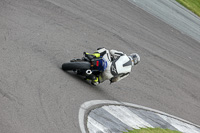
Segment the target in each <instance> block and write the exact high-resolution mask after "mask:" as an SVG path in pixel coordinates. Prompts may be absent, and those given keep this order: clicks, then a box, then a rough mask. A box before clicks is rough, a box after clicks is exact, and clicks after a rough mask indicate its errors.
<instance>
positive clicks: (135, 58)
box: [129, 53, 140, 65]
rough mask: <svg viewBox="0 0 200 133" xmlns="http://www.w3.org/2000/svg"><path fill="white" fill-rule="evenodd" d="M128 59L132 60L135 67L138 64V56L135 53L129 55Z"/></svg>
mask: <svg viewBox="0 0 200 133" xmlns="http://www.w3.org/2000/svg"><path fill="white" fill-rule="evenodd" d="M129 58H130V59H131V60H132V62H133V63H134V65H137V64H138V63H139V62H140V56H139V55H138V54H137V53H132V54H130V56H129Z"/></svg>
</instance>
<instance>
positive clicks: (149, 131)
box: [124, 128, 181, 133]
mask: <svg viewBox="0 0 200 133" xmlns="http://www.w3.org/2000/svg"><path fill="white" fill-rule="evenodd" d="M124 133H181V132H179V131H173V130H169V129H161V128H141V129H135V130H132V131H129V132H124Z"/></svg>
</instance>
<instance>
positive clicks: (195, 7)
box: [176, 0, 200, 17]
mask: <svg viewBox="0 0 200 133" xmlns="http://www.w3.org/2000/svg"><path fill="white" fill-rule="evenodd" d="M176 1H177V2H179V3H180V4H182V5H183V6H185V7H186V8H188V9H189V10H191V11H192V12H194V13H195V14H196V15H198V16H199V17H200V0H176Z"/></svg>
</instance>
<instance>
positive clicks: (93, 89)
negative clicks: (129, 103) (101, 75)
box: [61, 69, 120, 102]
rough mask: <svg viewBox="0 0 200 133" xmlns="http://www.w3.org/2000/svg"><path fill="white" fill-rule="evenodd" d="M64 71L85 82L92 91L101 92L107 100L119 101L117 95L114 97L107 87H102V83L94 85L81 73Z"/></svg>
mask: <svg viewBox="0 0 200 133" xmlns="http://www.w3.org/2000/svg"><path fill="white" fill-rule="evenodd" d="M61 70H62V69H61ZM62 71H63V70H62ZM64 72H65V73H66V74H68V75H70V76H71V77H72V78H74V79H76V80H78V81H80V82H81V83H83V84H85V85H86V87H87V89H89V90H90V91H93V92H96V93H98V94H101V95H102V96H103V97H104V98H105V99H106V100H115V101H119V100H118V99H116V98H115V97H113V96H112V95H110V94H109V92H108V91H106V90H105V88H102V86H101V85H98V86H93V85H91V84H90V82H89V81H87V80H85V79H84V78H83V77H82V76H79V75H77V74H75V73H73V72H67V71H64ZM119 102H120V101H119Z"/></svg>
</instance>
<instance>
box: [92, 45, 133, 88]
mask: <svg viewBox="0 0 200 133" xmlns="http://www.w3.org/2000/svg"><path fill="white" fill-rule="evenodd" d="M97 52H98V53H100V55H102V58H104V59H105V60H106V61H107V68H106V69H105V70H104V72H103V73H101V75H100V76H99V77H97V78H98V82H97V80H94V81H92V84H93V85H97V84H99V83H102V82H104V81H105V80H110V82H111V83H113V82H117V81H120V80H122V79H124V78H126V77H127V76H128V75H129V74H130V72H131V68H132V66H133V65H134V63H133V62H132V60H131V59H130V57H129V56H127V55H126V54H124V53H123V52H120V51H117V50H110V52H109V50H107V49H105V48H98V49H97Z"/></svg>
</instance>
